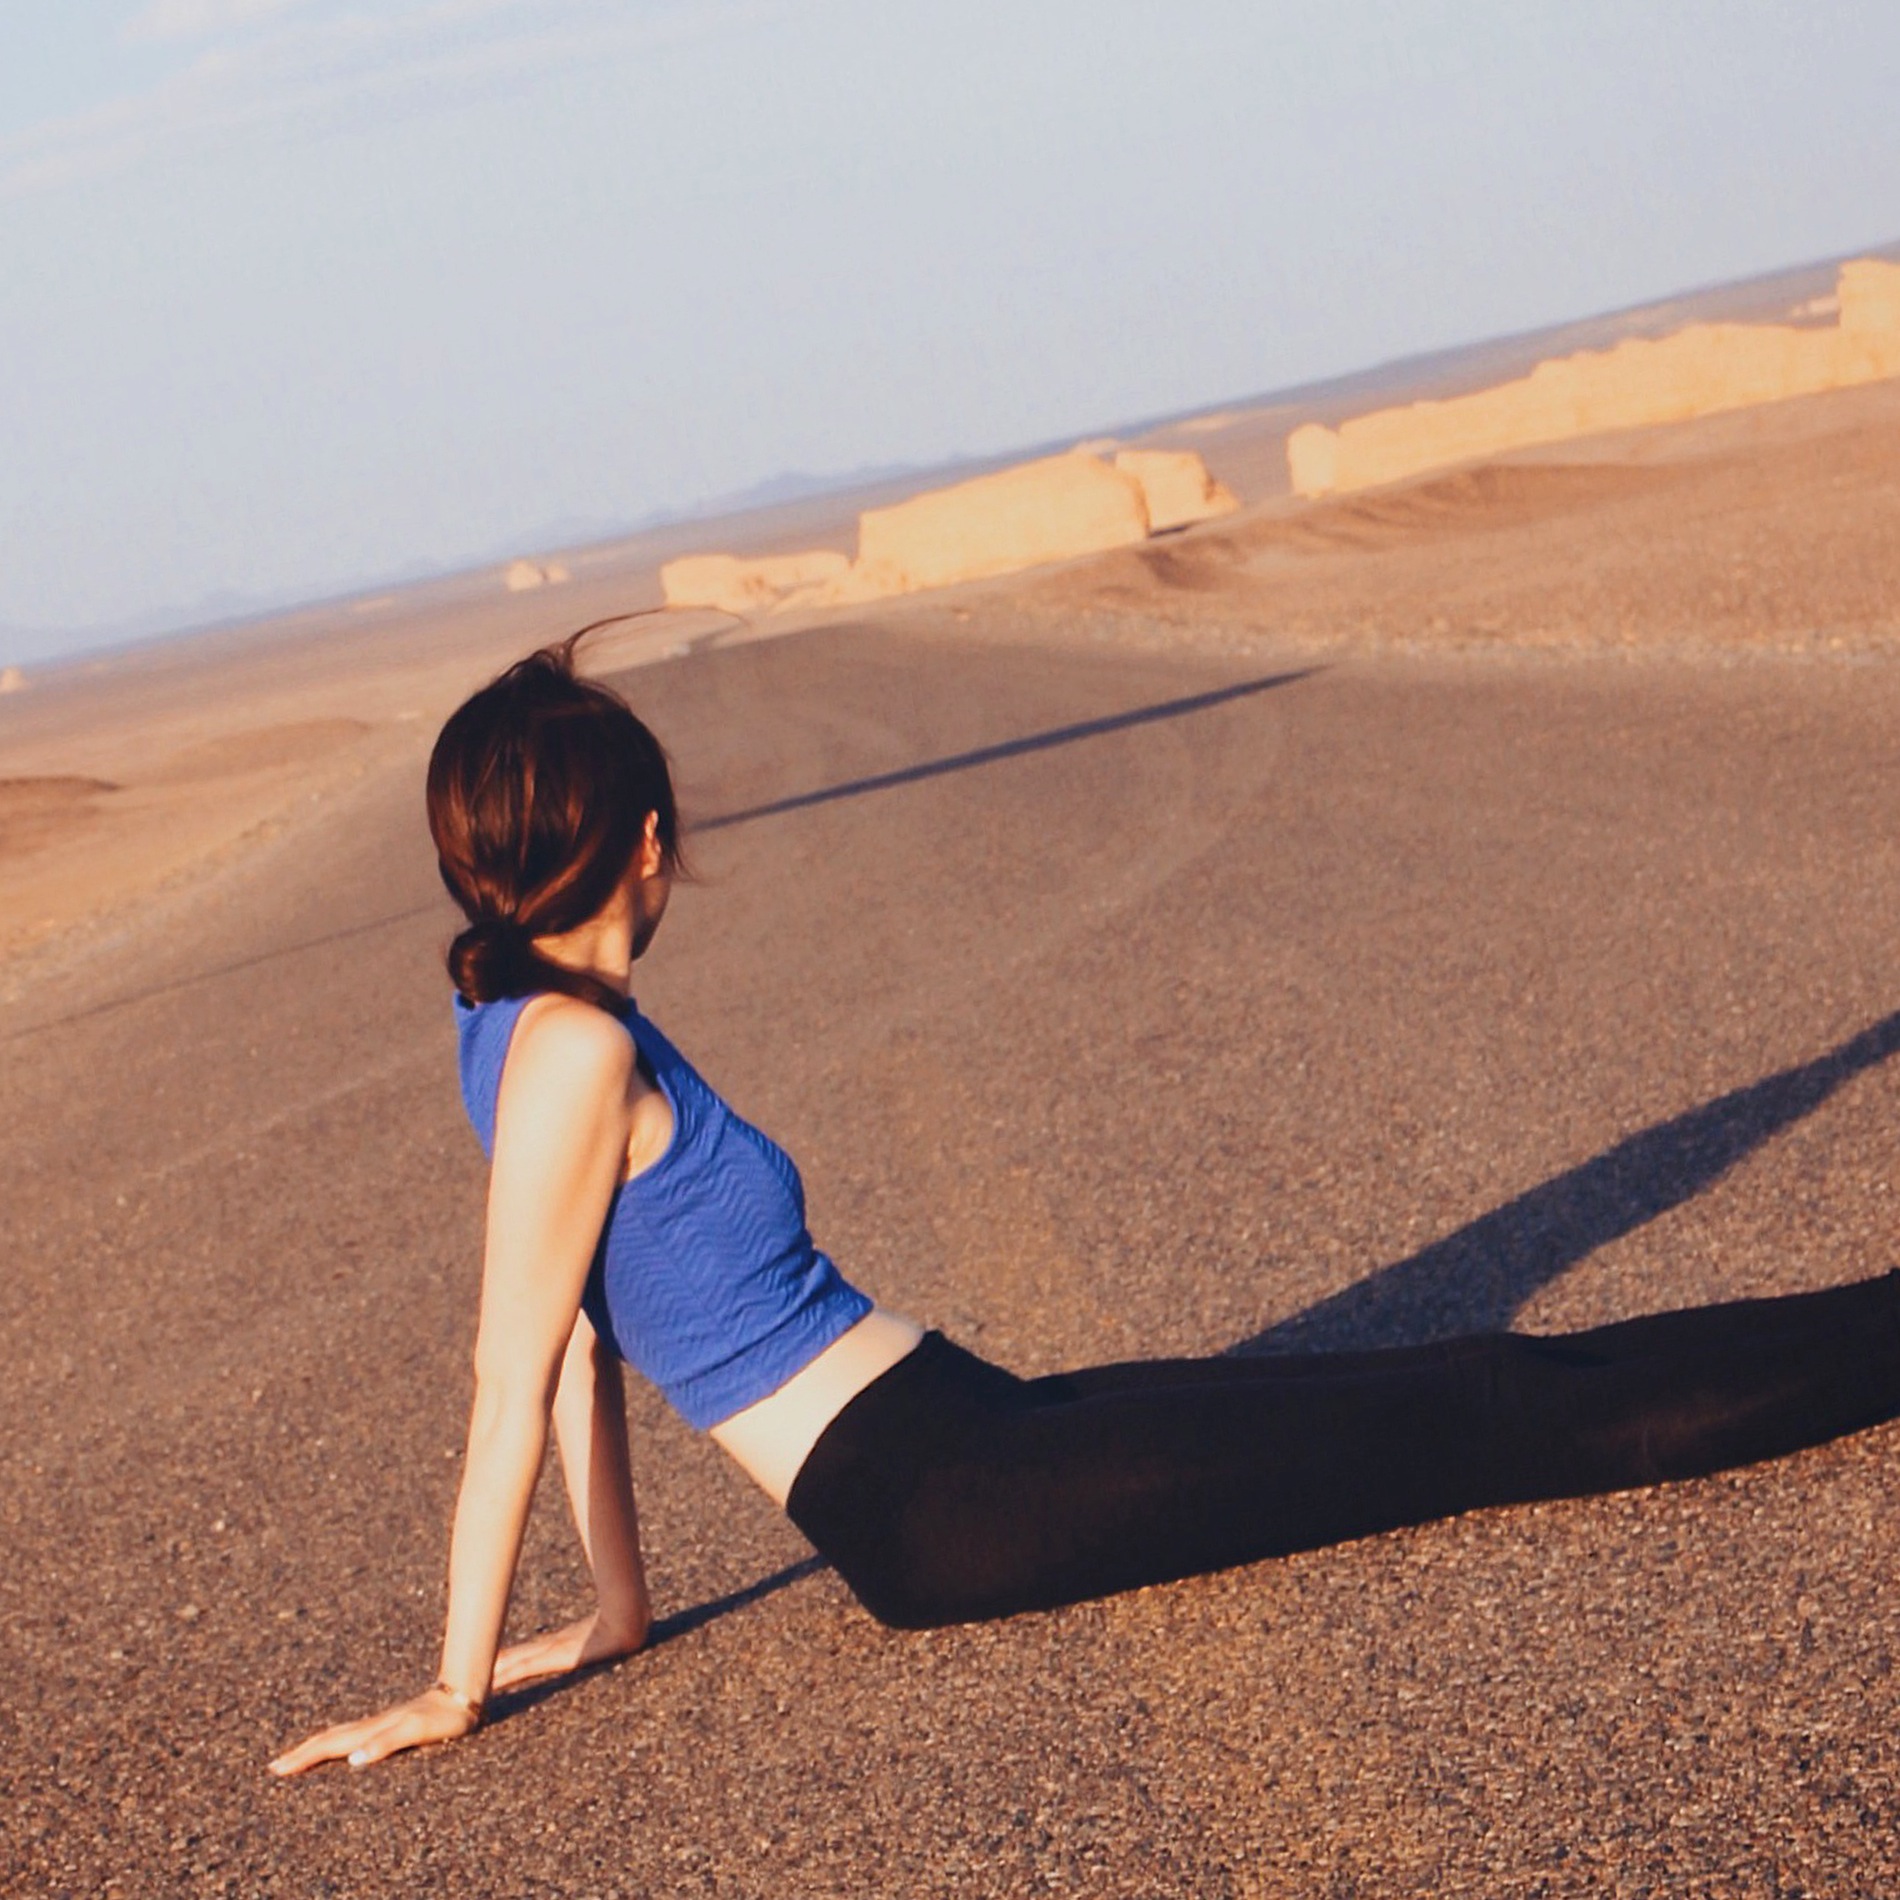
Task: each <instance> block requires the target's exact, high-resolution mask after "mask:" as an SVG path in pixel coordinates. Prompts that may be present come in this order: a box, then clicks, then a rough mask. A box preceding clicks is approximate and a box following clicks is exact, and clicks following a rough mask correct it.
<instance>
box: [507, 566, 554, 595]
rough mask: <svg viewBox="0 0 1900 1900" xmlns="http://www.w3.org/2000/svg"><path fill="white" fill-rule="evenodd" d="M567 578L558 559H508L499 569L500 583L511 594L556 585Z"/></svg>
mask: <svg viewBox="0 0 1900 1900" xmlns="http://www.w3.org/2000/svg"><path fill="white" fill-rule="evenodd" d="M567 578H568V574H567V569H566V568H564V567H563V566H562V565H561V564H560V563H559V562H558V561H510V562H509V563H508V565H507V566H506V567H505V568H503V569H502V571H501V584H502V586H504V587H505V588H507V590H508V591H509V593H511V594H525V593H528V592H530V591H531V590H533V589H534V588H536V587H558V586H560V584H561V583H562V582H563V581H564V580H566V579H567Z"/></svg>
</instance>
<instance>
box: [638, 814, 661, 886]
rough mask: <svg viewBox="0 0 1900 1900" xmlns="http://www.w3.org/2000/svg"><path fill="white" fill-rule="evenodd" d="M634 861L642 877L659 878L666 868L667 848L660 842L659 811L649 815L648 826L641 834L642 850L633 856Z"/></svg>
mask: <svg viewBox="0 0 1900 1900" xmlns="http://www.w3.org/2000/svg"><path fill="white" fill-rule="evenodd" d="M633 861H634V863H635V864H636V865H638V866H639V870H640V875H641V876H642V877H658V876H659V874H660V873H661V872H662V871H663V870H664V869H665V868H666V847H665V846H664V845H663V844H661V842H660V814H659V813H658V812H657V811H650V812H648V813H647V821H646V824H645V825H644V826H643V827H642V828H641V832H640V848H639V850H637V851H636V852H635V853H634V854H633Z"/></svg>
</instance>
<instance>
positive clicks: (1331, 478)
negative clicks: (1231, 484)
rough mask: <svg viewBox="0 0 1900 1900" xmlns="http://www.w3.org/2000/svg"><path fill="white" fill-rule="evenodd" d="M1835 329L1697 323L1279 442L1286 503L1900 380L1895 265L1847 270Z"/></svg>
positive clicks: (1899, 296)
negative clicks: (1288, 493) (1574, 440)
mask: <svg viewBox="0 0 1900 1900" xmlns="http://www.w3.org/2000/svg"><path fill="white" fill-rule="evenodd" d="M1837 294H1838V299H1839V306H1840V316H1839V320H1838V322H1835V323H1832V324H1813V325H1806V326H1799V325H1790V324H1768V323H1694V324H1690V325H1689V326H1688V327H1687V328H1686V329H1682V330H1678V331H1676V332H1675V333H1674V334H1673V335H1671V336H1666V337H1659V338H1655V339H1650V338H1644V337H1632V338H1629V339H1627V340H1626V341H1624V342H1622V343H1619V344H1617V345H1616V346H1615V347H1614V348H1613V349H1608V350H1582V351H1579V352H1578V353H1577V354H1576V355H1574V356H1564V357H1553V358H1551V359H1550V360H1548V361H1546V362H1542V363H1539V364H1538V365H1537V367H1536V368H1535V369H1534V370H1532V371H1531V373H1530V374H1529V375H1528V376H1525V377H1521V378H1519V379H1518V380H1517V381H1516V382H1510V383H1501V384H1499V385H1497V386H1496V387H1495V388H1492V389H1481V390H1478V391H1476V392H1475V393H1474V394H1472V395H1469V396H1455V397H1452V398H1451V399H1449V400H1448V401H1444V402H1415V403H1408V404H1406V405H1405V406H1403V407H1401V408H1396V409H1379V410H1375V411H1373V412H1372V413H1371V414H1370V415H1364V416H1355V417H1353V418H1352V420H1351V421H1349V422H1345V423H1342V424H1341V425H1340V426H1339V428H1337V429H1328V428H1325V427H1322V426H1321V425H1320V424H1318V423H1307V424H1306V425H1305V426H1304V427H1303V428H1299V429H1295V430H1294V431H1293V433H1292V434H1291V435H1290V436H1289V437H1288V438H1287V445H1286V453H1287V470H1288V473H1289V475H1290V476H1291V478H1292V483H1293V490H1294V493H1296V494H1300V495H1326V494H1335V493H1339V492H1342V491H1345V490H1348V489H1355V488H1371V487H1374V486H1376V485H1377V484H1379V483H1382V482H1396V481H1402V480H1404V479H1405V478H1406V477H1407V476H1409V475H1416V474H1419V473H1420V472H1421V471H1423V470H1425V469H1429V468H1440V467H1443V466H1445V465H1446V464H1448V463H1452V462H1465V461H1471V460H1474V459H1477V458H1479V457H1482V456H1489V455H1497V454H1501V453H1503V452H1504V451H1506V450H1509V449H1520V448H1529V447H1532V446H1533V445H1535V444H1537V443H1542V442H1562V441H1566V440H1568V439H1569V438H1571V437H1573V436H1582V435H1599V434H1604V433H1607V432H1608V431H1611V430H1615V429H1634V428H1640V427H1644V426H1646V425H1649V424H1652V423H1659V422H1682V421H1687V420H1688V419H1689V418H1691V417H1694V416H1707V415H1714V414H1717V413H1718V412H1720V411H1722V410H1725V409H1743V408H1748V407H1750V406H1751V405H1753V404H1756V403H1764V402H1778V401H1780V400H1782V399H1783V398H1784V397H1789V396H1806V395H1813V394H1815V393H1817V392H1819V391H1821V390H1825V389H1845V388H1848V387H1851V386H1852V385H1854V384H1857V383H1871V382H1878V381H1881V380H1883V379H1884V378H1887V377H1890V376H1900V265H1895V264H1887V263H1881V262H1879V261H1878V260H1875V259H1871V258H1863V259H1861V260H1859V261H1858V262H1856V263H1852V264H1845V265H1843V266H1842V267H1841V274H1840V283H1839V289H1838V293H1837Z"/></svg>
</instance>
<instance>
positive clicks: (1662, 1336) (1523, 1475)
mask: <svg viewBox="0 0 1900 1900" xmlns="http://www.w3.org/2000/svg"><path fill="white" fill-rule="evenodd" d="M1896 1414H1900V1273H1890V1274H1888V1275H1886V1276H1885V1277H1884V1278H1882V1279H1878V1280H1865V1281H1860V1282H1857V1283H1856V1284H1854V1285H1850V1286H1843V1287H1833V1288H1829V1289H1828V1290H1826V1291H1824V1292H1819V1293H1798V1294H1791V1295H1789V1296H1787V1297H1785V1298H1782V1299H1772V1300H1743V1301H1737V1302H1735V1303H1733V1304H1730V1305H1725V1306H1706V1307H1697V1308H1693V1309H1691V1310H1689V1311H1686V1312H1677V1313H1657V1314H1652V1315H1650V1316H1649V1317H1647V1318H1643V1319H1634V1320H1625V1321H1623V1322H1621V1323H1619V1324H1617V1325H1614V1326H1603V1327H1599V1328H1597V1329H1596V1330H1595V1331H1593V1332H1587V1333H1570V1334H1565V1335H1558V1336H1554V1337H1537V1336H1533V1335H1527V1334H1521V1333H1486V1334H1482V1335H1479V1336H1477V1337H1474V1338H1468V1339H1452V1340H1445V1341H1441V1342H1439V1343H1436V1344H1433V1345H1428V1346H1406V1347H1399V1348H1396V1349H1393V1350H1389V1351H1382V1352H1355V1353H1322V1354H1312V1355H1302V1356H1289V1357H1281V1358H1259V1359H1245V1358H1235V1359H1160V1360H1146V1361H1140V1362H1137V1363H1134V1364H1129V1365H1118V1366H1100V1367H1096V1368H1093V1369H1091V1370H1089V1371H1085V1372H1066V1373H1056V1374H1053V1375H1052V1376H1050V1377H1048V1378H1043V1379H1018V1378H1016V1377H1015V1376H1014V1375H1012V1374H1010V1373H1008V1372H1004V1371H1002V1370H1001V1369H1000V1368H998V1367H996V1366H992V1365H989V1364H987V1363H986V1362H985V1361H983V1360H981V1359H978V1358H976V1357H975V1356H974V1355H973V1354H971V1353H967V1352H965V1351H963V1350H962V1348H960V1347H958V1346H954V1345H952V1344H951V1343H950V1341H949V1340H947V1339H945V1338H944V1337H943V1335H942V1334H941V1333H931V1334H929V1335H927V1336H926V1338H925V1339H924V1341H923V1343H922V1344H921V1345H920V1346H919V1347H918V1348H917V1350H916V1351H915V1352H913V1353H911V1354H910V1355H909V1356H908V1357H907V1358H905V1359H903V1360H902V1361H900V1362H899V1363H898V1364H897V1365H896V1366H894V1367H892V1368H891V1370H890V1371H889V1372H887V1373H885V1374H884V1375H883V1376H882V1377H881V1378H879V1379H877V1380H875V1381H874V1382H873V1383H872V1384H871V1385H869V1386H867V1387H866V1388H865V1390H864V1391H863V1392H861V1393H859V1394H858V1396H857V1397H856V1398H855V1399H853V1400H852V1401H851V1403H850V1404H849V1405H847V1406H846V1407H845V1408H844V1410H843V1411H842V1412H840V1413H839V1415H838V1416H837V1418H835V1419H834V1420H833V1421H832V1423H831V1424H830V1425H829V1426H828V1427H827V1428H826V1430H825V1432H824V1434H823V1435H822V1436H821V1437H820V1438H819V1440H818V1443H817V1444H816V1445H815V1446H814V1447H813V1448H812V1451H811V1455H810V1456H809V1457H808V1458H807V1459H806V1461H805V1464H804V1466H803V1468H802V1469H801V1470H800V1471H799V1474H798V1478H797V1481H796V1483H794V1484H793V1486H792V1491H791V1496H790V1498H789V1499H788V1500H787V1503H786V1509H787V1510H788V1512H789V1513H790V1515H791V1518H792V1521H793V1522H794V1523H795V1524H796V1525H797V1526H798V1528H799V1529H800V1530H801V1531H803V1532H804V1533H805V1535H806V1536H807V1537H809V1538H810V1539H811V1541H812V1542H813V1544H815V1545H816V1546H817V1548H818V1550H819V1551H820V1552H821V1553H822V1554H823V1555H824V1556H825V1557H826V1558H827V1559H829V1560H830V1562H831V1563H832V1564H833V1565H834V1566H835V1567H836V1569H837V1570H838V1573H839V1574H840V1575H841V1576H842V1577H843V1578H844V1580H845V1582H846V1583H847V1584H848V1585H849V1586H850V1587H851V1589H852V1591H853V1592H854V1593H855V1595H856V1596H857V1597H858V1599H859V1601H860V1602H861V1603H863V1605H864V1607H865V1608H866V1609H867V1610H869V1611H870V1612H871V1614H872V1615H873V1616H875V1617H876V1618H877V1619H878V1620H879V1621H880V1622H883V1623H888V1624H891V1625H893V1626H895V1627H898V1628H903V1629H925V1628H930V1627H933V1626H935V1625H939V1624H945V1623H965V1622H974V1621H978V1620H980V1619H982V1618H985V1617H994V1616H1009V1615H1012V1614H1014V1613H1015V1612H1017V1611H1020V1610H1036V1609H1048V1608H1052V1607H1053V1606H1054V1605H1056V1604H1060V1603H1074V1602H1079V1601H1081V1600H1083V1599H1084V1598H1088V1597H1099V1596H1106V1595H1109V1594H1110V1593H1112V1592H1114V1591H1117V1590H1128V1589H1133V1588H1135V1587H1137V1586H1139V1585H1141V1584H1149V1583H1162V1582H1165V1581H1168V1580H1169V1579H1171V1578H1175V1577H1186V1576H1194V1575H1198V1574H1200V1573H1202V1572H1205V1571H1209V1570H1220V1569H1224V1568H1226V1567H1227V1566H1228V1565H1230V1564H1240V1563H1251V1562H1253V1561H1255V1560H1256V1559H1258V1558H1262V1557H1272V1556H1279V1555H1283V1554H1284V1553H1286V1552H1288V1551H1293V1550H1306V1549H1311V1548H1313V1547H1315V1546H1317V1545H1322V1544H1331V1543H1337V1542H1340V1541H1341V1540H1343V1539H1346V1538H1352V1537H1364V1536H1366V1535H1368V1534H1369V1533H1371V1532H1374V1531H1383V1530H1391V1529H1393V1528H1394V1527H1396V1526H1398V1525H1401V1524H1419V1523H1423V1522H1425V1521H1427V1520H1428V1519H1431V1518H1437V1517H1449V1516H1451V1515H1453V1514H1454V1513H1456V1512H1459V1511H1468V1510H1471V1509H1473V1508H1475V1507H1477V1506H1479V1505H1488V1504H1517V1503H1524V1502H1526V1501H1528V1500H1530V1499H1533V1498H1556V1497H1581V1496H1585V1495H1588V1494H1590V1493H1592V1492H1601V1491H1618V1490H1624V1489H1627V1488H1628V1487H1630V1486H1632V1485H1644V1484H1656V1483H1659V1482H1661V1481H1664V1480H1667V1479H1671V1478H1688V1477H1696V1476H1699V1475H1701V1474H1703V1473H1706V1472H1711V1471H1720V1470H1723V1469H1724V1468H1726V1467H1728V1466H1732V1465H1742V1464H1749V1463H1752V1462H1754V1461H1755V1460H1757V1459H1761V1458H1772V1457H1776V1456H1778V1455H1780V1454H1781V1453H1783V1452H1789V1451H1793V1450H1796V1449H1797V1448H1799V1447H1801V1446H1803V1445H1813V1444H1819V1443H1820V1442H1821V1441H1822V1440H1824V1439H1828V1438H1834V1437H1837V1436H1839V1435H1840V1434H1841V1433H1844V1432H1852V1431H1858V1430H1860V1429H1861V1428H1862V1427H1863V1426H1867V1425H1873V1424H1877V1423H1878V1422H1880V1421H1881V1420H1883V1419H1888V1418H1892V1417H1894V1416H1895V1415H1896Z"/></svg>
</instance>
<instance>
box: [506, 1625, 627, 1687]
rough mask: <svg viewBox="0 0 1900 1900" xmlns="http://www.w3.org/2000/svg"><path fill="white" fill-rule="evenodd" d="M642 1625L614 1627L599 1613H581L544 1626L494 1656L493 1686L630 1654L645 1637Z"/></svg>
mask: <svg viewBox="0 0 1900 1900" xmlns="http://www.w3.org/2000/svg"><path fill="white" fill-rule="evenodd" d="M646 1639H647V1633H646V1631H645V1630H644V1629H641V1630H638V1631H631V1630H619V1629H614V1628H612V1627H610V1626H608V1625H606V1624H604V1623H602V1621H601V1619H600V1618H599V1616H597V1615H596V1616H584V1617H582V1618H581V1619H580V1621H579V1622H578V1623H569V1624H568V1625H567V1626H566V1627H565V1628H564V1629H558V1630H543V1631H542V1632H541V1634H540V1635H539V1636H530V1637H529V1638H528V1639H527V1641H526V1642H522V1643H510V1644H509V1645H508V1647H507V1648H506V1649H504V1650H503V1651H502V1652H501V1654H500V1655H498V1656H497V1657H496V1658H495V1677H494V1688H495V1690H496V1691H497V1692H499V1691H500V1690H503V1689H518V1688H519V1687H520V1686H521V1685H522V1684H523V1683H524V1682H540V1681H542V1680H544V1679H545V1678H546V1677H548V1676H564V1675H566V1674H568V1672H569V1671H570V1670H574V1669H585V1668H586V1667H587V1666H588V1664H590V1663H600V1662H614V1661H617V1660H618V1659H619V1658H620V1657H622V1656H631V1655H632V1654H633V1653H634V1651H635V1650H637V1649H638V1648H640V1646H641V1645H642V1644H643V1643H644V1642H645V1641H646Z"/></svg>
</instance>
